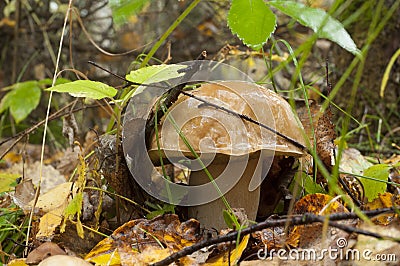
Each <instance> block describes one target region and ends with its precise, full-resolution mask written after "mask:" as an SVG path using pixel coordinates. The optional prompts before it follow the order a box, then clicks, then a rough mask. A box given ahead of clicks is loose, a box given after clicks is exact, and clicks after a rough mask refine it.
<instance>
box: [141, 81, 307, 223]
mask: <svg viewBox="0 0 400 266" xmlns="http://www.w3.org/2000/svg"><path fill="white" fill-rule="evenodd" d="M190 94H192V96H191V97H189V95H188V94H187V93H186V94H185V95H181V96H180V97H179V98H178V100H177V101H176V102H175V103H174V104H173V105H172V106H171V107H170V108H169V109H168V112H167V113H166V114H165V115H164V117H163V118H162V120H161V121H160V126H159V127H158V132H159V135H158V136H156V135H155V134H154V135H153V137H152V140H151V143H150V147H149V150H148V153H149V157H150V158H151V160H152V161H153V162H159V161H160V157H161V158H162V159H164V160H165V159H167V160H168V161H169V162H172V163H181V164H185V162H186V163H188V164H187V166H188V167H189V168H190V170H191V174H190V177H189V182H188V184H189V186H203V187H204V190H203V192H202V193H193V194H192V193H189V194H190V195H188V197H192V198H193V199H196V202H198V199H199V198H202V199H203V202H204V204H201V205H198V206H189V207H188V213H189V216H190V217H193V218H196V219H198V220H199V221H200V223H201V224H202V226H205V227H206V228H216V229H221V228H225V227H226V224H225V222H224V218H223V215H222V211H223V210H224V209H226V207H227V206H226V205H225V203H224V201H223V200H221V194H224V197H225V199H226V200H227V202H228V203H229V205H230V207H232V208H243V209H244V210H245V213H246V214H247V217H248V219H249V220H255V218H256V215H257V209H258V204H259V199H260V186H259V185H260V184H261V181H262V179H263V177H265V175H266V173H267V172H268V170H269V167H270V165H271V163H272V161H273V158H274V155H285V156H294V157H300V156H302V155H303V154H304V151H303V149H302V147H304V146H305V144H304V143H305V142H304V140H303V134H302V126H301V125H299V124H298V123H297V122H296V119H295V117H294V115H293V112H292V110H291V108H290V106H289V104H288V103H287V102H286V101H285V100H284V99H283V98H282V97H280V96H279V95H278V94H276V93H274V92H273V91H271V90H269V89H266V88H264V87H261V86H258V85H256V84H254V83H249V82H240V81H223V82H218V83H217V82H215V83H205V84H203V85H201V86H200V87H199V88H197V89H195V90H193V91H190ZM193 96H195V97H193ZM221 107H222V109H221ZM185 142H186V143H185ZM187 142H188V143H187ZM187 144H189V147H188V145H187ZM196 155H198V156H199V158H196ZM199 160H201V161H202V163H203V164H202V163H199ZM204 166H206V168H207V170H208V173H207V171H206V169H204ZM209 174H211V176H212V178H213V179H214V181H215V182H210V176H209ZM217 187H218V188H217ZM189 188H190V187H189ZM225 192H226V193H225ZM261 193H263V192H262V191H261Z"/></svg>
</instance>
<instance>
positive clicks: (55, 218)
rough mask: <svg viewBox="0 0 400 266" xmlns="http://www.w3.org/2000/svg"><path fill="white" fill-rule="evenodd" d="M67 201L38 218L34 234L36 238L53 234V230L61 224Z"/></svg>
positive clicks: (43, 238)
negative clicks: (38, 221) (37, 229)
mask: <svg viewBox="0 0 400 266" xmlns="http://www.w3.org/2000/svg"><path fill="white" fill-rule="evenodd" d="M67 205H68V202H67V201H65V202H64V204H63V205H60V206H59V207H58V208H55V209H54V210H51V211H49V212H48V213H46V214H45V215H43V216H42V218H40V223H39V232H38V233H37V234H36V238H38V239H40V240H46V239H49V238H50V239H51V237H52V236H53V235H54V231H55V230H56V228H57V227H58V226H59V225H60V224H61V221H62V217H63V216H62V215H63V212H64V209H65V207H67Z"/></svg>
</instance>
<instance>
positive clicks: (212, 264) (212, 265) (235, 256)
mask: <svg viewBox="0 0 400 266" xmlns="http://www.w3.org/2000/svg"><path fill="white" fill-rule="evenodd" d="M249 238H250V235H245V236H244V237H243V239H242V241H241V242H240V244H239V246H237V247H236V248H235V249H234V250H233V251H231V252H229V251H227V252H225V253H223V254H221V255H219V256H217V257H214V258H211V259H210V260H209V261H208V262H207V263H205V264H204V265H209V266H217V265H221V266H222V265H228V256H229V261H230V263H231V265H235V264H236V263H237V262H238V261H239V259H240V257H241V256H242V254H243V251H244V250H245V248H246V247H247V244H248V243H249Z"/></svg>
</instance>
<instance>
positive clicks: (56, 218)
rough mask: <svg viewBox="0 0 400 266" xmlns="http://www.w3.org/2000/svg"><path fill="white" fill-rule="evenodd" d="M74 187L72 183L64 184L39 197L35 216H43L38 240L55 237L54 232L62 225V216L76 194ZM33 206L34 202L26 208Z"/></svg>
mask: <svg viewBox="0 0 400 266" xmlns="http://www.w3.org/2000/svg"><path fill="white" fill-rule="evenodd" d="M72 185H73V183H72V182H66V183H63V184H61V185H58V186H57V187H55V188H53V189H52V190H50V191H48V192H47V193H45V194H43V195H41V196H40V197H39V199H38V201H37V203H36V205H35V214H36V215H42V217H41V218H40V223H39V232H38V234H37V236H36V237H37V238H39V239H42V240H48V239H51V238H52V237H53V236H54V230H55V229H56V228H57V226H59V225H60V224H61V220H62V215H63V213H64V210H65V208H66V207H67V206H68V202H69V200H70V196H71V195H73V194H74V193H75V192H76V188H75V187H72ZM32 205H33V200H32V201H31V202H29V203H28V204H27V206H25V207H26V208H27V207H29V208H32V207H31V206H32Z"/></svg>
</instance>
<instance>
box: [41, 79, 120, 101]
mask: <svg viewBox="0 0 400 266" xmlns="http://www.w3.org/2000/svg"><path fill="white" fill-rule="evenodd" d="M47 90H49V91H56V92H68V93H69V94H71V95H72V96H74V97H87V98H91V99H96V100H99V99H103V98H106V97H109V98H112V97H114V96H115V95H116V94H117V90H116V89H114V88H113V87H111V86H108V85H107V84H104V83H102V82H98V81H92V80H76V81H72V82H68V83H63V84H59V85H56V86H54V87H51V88H48V89H47Z"/></svg>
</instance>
